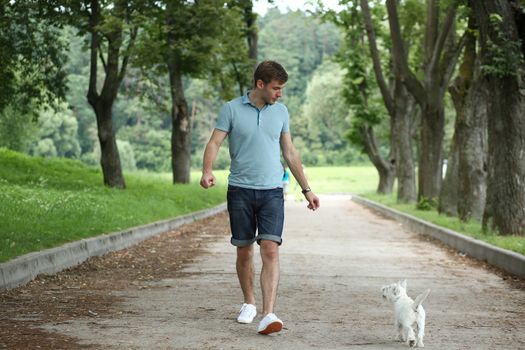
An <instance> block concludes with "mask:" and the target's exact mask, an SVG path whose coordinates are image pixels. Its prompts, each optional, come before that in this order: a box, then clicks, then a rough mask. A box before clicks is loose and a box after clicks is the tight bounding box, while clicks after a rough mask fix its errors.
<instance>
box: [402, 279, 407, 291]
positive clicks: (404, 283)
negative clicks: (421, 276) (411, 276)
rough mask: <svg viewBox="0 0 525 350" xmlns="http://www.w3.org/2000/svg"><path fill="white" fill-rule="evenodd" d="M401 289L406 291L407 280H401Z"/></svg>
mask: <svg viewBox="0 0 525 350" xmlns="http://www.w3.org/2000/svg"><path fill="white" fill-rule="evenodd" d="M401 287H403V288H404V289H407V280H406V279H405V280H403V282H401Z"/></svg>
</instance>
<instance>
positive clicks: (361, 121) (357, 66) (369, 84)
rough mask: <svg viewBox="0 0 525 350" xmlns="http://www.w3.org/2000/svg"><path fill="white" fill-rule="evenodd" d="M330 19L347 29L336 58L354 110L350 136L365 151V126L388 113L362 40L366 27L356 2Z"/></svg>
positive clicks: (382, 118) (373, 125)
mask: <svg viewBox="0 0 525 350" xmlns="http://www.w3.org/2000/svg"><path fill="white" fill-rule="evenodd" d="M331 19H332V21H334V22H335V23H337V24H338V25H339V26H341V27H343V29H344V30H345V42H344V44H343V45H342V46H341V48H340V50H339V52H338V54H337V56H336V60H337V62H338V63H339V64H340V65H341V67H343V68H344V69H345V70H346V74H345V77H344V89H343V96H344V99H345V101H346V103H347V105H348V106H349V108H350V109H351V111H352V124H351V127H350V129H349V130H348V131H347V137H348V140H349V141H350V142H351V143H352V144H354V145H356V146H358V147H360V149H361V150H362V151H363V152H364V140H363V138H362V137H363V136H362V130H363V128H367V127H376V126H378V125H379V124H380V123H381V122H382V121H383V120H385V119H386V118H385V116H386V115H387V113H386V111H385V108H384V104H383V101H382V98H381V97H380V96H379V95H378V88H377V84H376V79H375V76H374V74H373V71H372V62H371V60H370V59H369V54H368V47H367V46H366V43H365V42H364V41H363V40H364V35H365V34H364V27H363V23H362V19H361V15H360V12H359V9H358V7H357V4H354V5H353V6H352V7H349V8H348V9H347V10H344V11H342V12H340V13H338V14H337V16H334V15H333V14H332V17H331Z"/></svg>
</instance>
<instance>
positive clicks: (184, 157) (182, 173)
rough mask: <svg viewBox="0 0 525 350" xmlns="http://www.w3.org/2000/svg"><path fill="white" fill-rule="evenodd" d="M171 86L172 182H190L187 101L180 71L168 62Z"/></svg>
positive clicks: (189, 119) (189, 127)
mask: <svg viewBox="0 0 525 350" xmlns="http://www.w3.org/2000/svg"><path fill="white" fill-rule="evenodd" d="M168 67H169V76H170V87H171V103H172V107H171V123H172V129H171V166H172V170H173V183H183V184H187V183H189V182H190V166H191V125H192V121H191V118H190V116H189V115H188V103H187V102H186V99H185V97H184V89H183V86H182V73H181V71H180V69H179V68H178V67H177V66H176V64H175V63H169V64H168Z"/></svg>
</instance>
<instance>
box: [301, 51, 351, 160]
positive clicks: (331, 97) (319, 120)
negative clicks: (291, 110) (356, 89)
mask: <svg viewBox="0 0 525 350" xmlns="http://www.w3.org/2000/svg"><path fill="white" fill-rule="evenodd" d="M344 74H345V72H344V70H341V67H340V66H339V65H338V64H337V63H335V62H330V61H327V62H325V63H323V64H321V65H320V66H319V67H318V68H317V70H316V71H315V73H314V75H313V77H312V80H310V82H309V83H308V86H307V88H306V96H305V97H306V103H305V104H304V108H303V109H304V116H305V117H306V119H307V121H308V123H307V128H308V130H309V132H310V139H311V140H314V141H313V142H312V144H311V146H310V152H316V151H317V152H318V153H319V155H323V156H324V157H325V158H327V159H326V161H324V162H322V163H324V164H326V163H328V164H331V163H332V162H331V159H330V158H331V157H333V154H334V153H340V152H343V151H344V149H345V148H346V147H347V146H348V144H347V141H346V139H345V132H346V131H347V130H348V128H349V126H350V123H349V119H350V118H349V110H348V107H347V105H346V103H345V102H344V100H343V99H342V96H341V92H342V90H343V77H344ZM320 91H322V92H323V93H322V94H320V93H319V92H320ZM318 158H319V157H318Z"/></svg>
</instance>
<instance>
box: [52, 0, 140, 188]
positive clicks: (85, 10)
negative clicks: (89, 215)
mask: <svg viewBox="0 0 525 350" xmlns="http://www.w3.org/2000/svg"><path fill="white" fill-rule="evenodd" d="M48 4H49V6H50V7H52V8H53V9H54V10H55V11H56V12H57V13H58V14H59V15H61V16H62V20H63V21H64V22H65V23H67V24H69V25H72V26H74V27H75V28H77V29H78V34H79V35H81V36H83V35H84V34H86V33H89V34H90V35H91V38H90V46H89V52H90V72H89V87H88V92H87V100H88V102H89V104H90V105H91V106H92V107H93V110H94V111H95V115H96V119H97V132H98V138H99V142H100V149H101V156H100V164H101V166H102V173H103V176H104V184H105V185H107V186H110V187H116V188H121V189H124V188H125V187H126V184H125V181H124V177H123V174H122V166H121V162H120V156H119V151H118V146H117V142H116V137H115V129H114V125H113V119H112V109H113V105H114V103H115V100H116V99H117V95H118V92H119V88H120V86H121V83H122V81H123V79H124V76H125V75H126V70H127V68H128V63H129V59H130V57H131V53H132V50H133V46H134V44H135V40H136V38H137V35H138V32H139V23H141V22H142V20H143V18H142V17H141V14H142V13H143V12H144V9H145V6H146V4H145V3H144V2H143V1H133V2H130V1H125V0H114V1H100V0H84V1H80V2H79V1H70V0H56V1H48ZM101 66H102V69H103V74H102V76H103V82H102V84H101V87H100V85H99V84H98V79H99V73H100V70H99V69H100V68H101ZM99 88H100V90H99Z"/></svg>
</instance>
